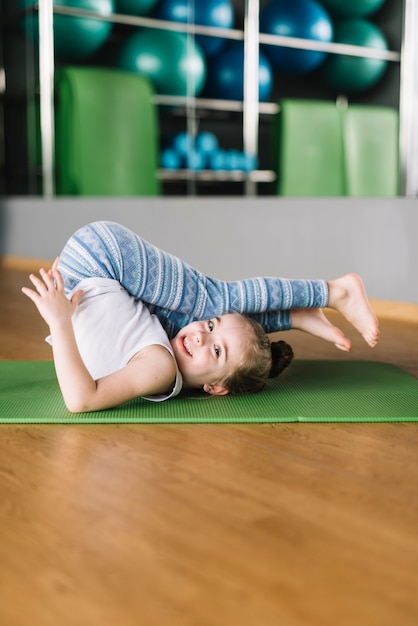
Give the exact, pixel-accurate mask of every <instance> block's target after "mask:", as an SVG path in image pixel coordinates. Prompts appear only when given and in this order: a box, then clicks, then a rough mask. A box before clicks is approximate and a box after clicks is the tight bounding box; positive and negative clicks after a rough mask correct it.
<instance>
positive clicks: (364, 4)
mask: <svg viewBox="0 0 418 626" xmlns="http://www.w3.org/2000/svg"><path fill="white" fill-rule="evenodd" d="M321 3H322V4H323V5H324V7H326V8H327V9H328V10H329V11H330V13H332V14H333V15H337V16H341V17H366V16H367V15H372V13H376V11H378V10H379V9H380V8H381V7H382V6H383V5H384V3H385V0H321Z"/></svg>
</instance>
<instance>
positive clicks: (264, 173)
mask: <svg viewBox="0 0 418 626" xmlns="http://www.w3.org/2000/svg"><path fill="white" fill-rule="evenodd" d="M158 177H159V179H160V180H164V181H184V180H196V181H201V182H245V181H247V180H250V181H251V182H254V183H272V182H274V181H275V180H276V172H273V171H272V170H253V171H252V172H244V171H242V170H231V171H227V170H190V169H182V170H168V169H160V170H158Z"/></svg>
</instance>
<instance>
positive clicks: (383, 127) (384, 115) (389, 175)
mask: <svg viewBox="0 0 418 626" xmlns="http://www.w3.org/2000/svg"><path fill="white" fill-rule="evenodd" d="M343 119H344V125H343V134H344V160H345V170H346V188H347V195H349V196H396V195H398V194H399V115H398V112H397V111H395V110H394V109H390V108H387V107H373V106H360V105H350V106H349V107H348V108H347V110H346V111H345V113H344V118H343Z"/></svg>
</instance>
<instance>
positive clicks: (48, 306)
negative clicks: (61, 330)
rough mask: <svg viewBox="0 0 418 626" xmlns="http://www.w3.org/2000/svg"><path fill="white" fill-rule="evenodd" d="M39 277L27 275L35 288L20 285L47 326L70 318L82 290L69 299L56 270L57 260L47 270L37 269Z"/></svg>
mask: <svg viewBox="0 0 418 626" xmlns="http://www.w3.org/2000/svg"><path fill="white" fill-rule="evenodd" d="M39 274H40V278H39V277H38V276H36V275H35V274H31V275H30V276H29V279H30V281H31V282H32V284H33V285H34V286H35V289H36V291H35V290H33V289H29V288H28V287H22V292H23V293H24V294H25V296H27V297H28V298H30V299H31V300H32V302H34V304H35V305H36V307H37V309H38V311H39V313H40V315H41V316H42V317H43V319H44V320H45V322H46V323H47V324H48V326H49V327H51V326H53V325H54V324H59V323H60V322H64V321H68V320H70V319H71V317H72V315H73V313H74V311H75V309H76V307H77V305H78V303H79V302H80V299H81V296H82V295H83V291H82V290H81V289H80V290H79V291H77V292H76V293H75V294H74V295H73V297H72V298H71V300H69V299H68V298H67V296H66V295H65V291H64V281H63V279H62V276H61V273H60V272H59V271H58V270H57V260H56V261H55V262H54V265H53V266H52V269H50V270H49V271H48V272H47V271H46V270H44V269H41V270H39Z"/></svg>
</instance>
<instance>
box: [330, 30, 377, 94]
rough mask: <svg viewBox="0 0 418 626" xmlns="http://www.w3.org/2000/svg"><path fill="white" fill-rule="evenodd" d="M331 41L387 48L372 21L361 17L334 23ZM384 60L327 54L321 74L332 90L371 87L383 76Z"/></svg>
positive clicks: (359, 89) (352, 89)
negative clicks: (332, 39)
mask: <svg viewBox="0 0 418 626" xmlns="http://www.w3.org/2000/svg"><path fill="white" fill-rule="evenodd" d="M334 42H335V43H345V44H352V45H354V46H365V47H367V48H377V49H380V50H387V49H388V45H387V41H386V37H385V36H384V34H383V33H382V31H381V30H380V28H378V27H377V26H376V25H375V24H372V23H371V22H368V21H366V20H364V19H360V18H358V19H350V20H345V21H342V22H339V23H338V22H337V23H336V24H335V27H334ZM386 66H387V61H385V60H382V59H372V58H366V57H355V56H351V55H348V54H330V55H329V57H328V58H327V60H326V61H325V64H324V66H323V69H322V76H323V78H324V80H325V82H326V83H328V85H330V86H331V87H334V88H335V89H338V90H342V91H346V92H350V91H364V90H366V89H369V88H370V87H373V86H374V85H375V84H376V83H377V82H378V81H379V80H380V79H381V78H382V76H383V74H384V72H385V70H386Z"/></svg>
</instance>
